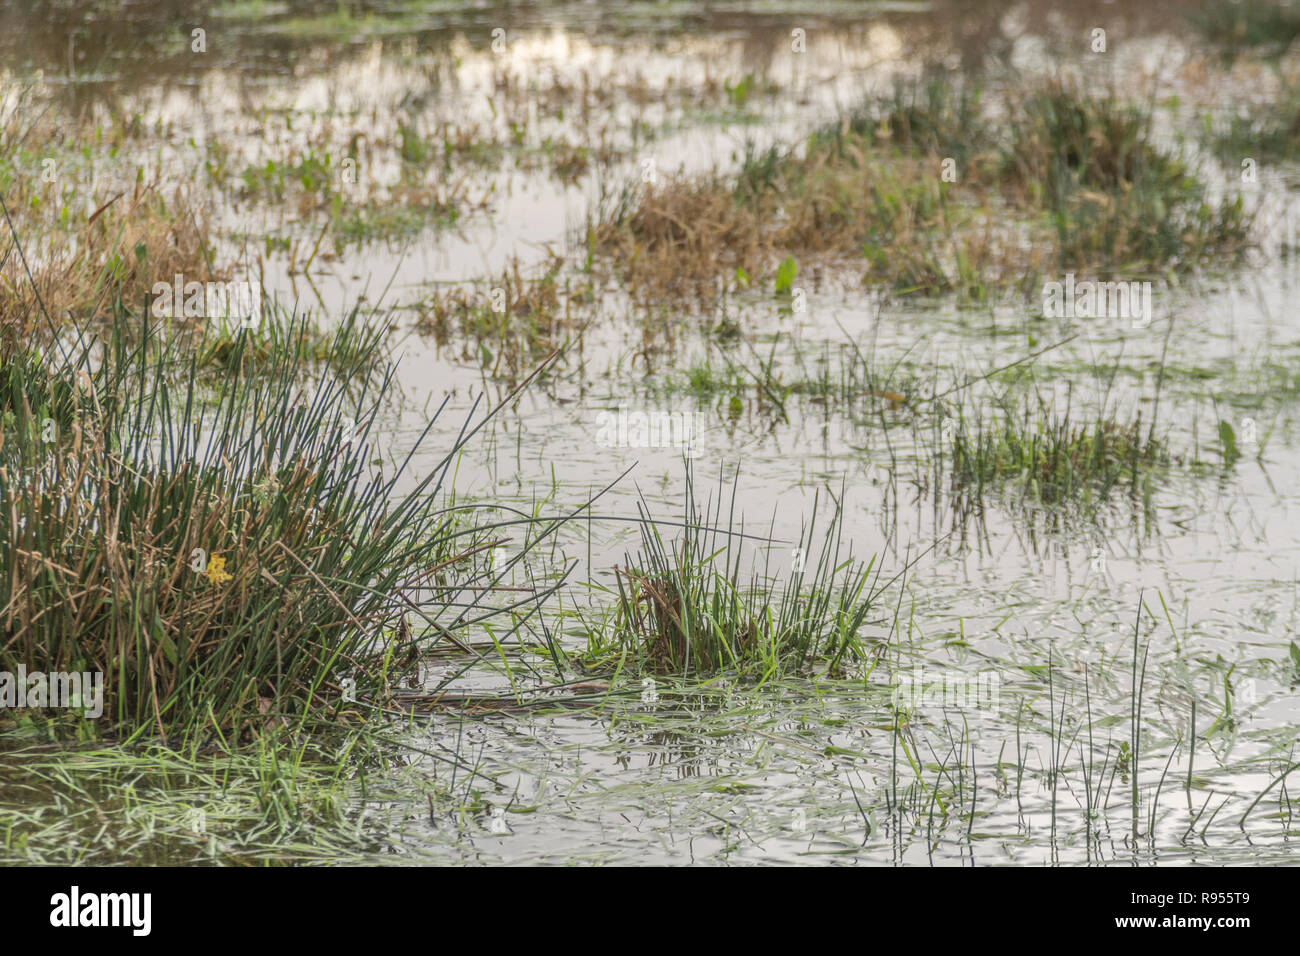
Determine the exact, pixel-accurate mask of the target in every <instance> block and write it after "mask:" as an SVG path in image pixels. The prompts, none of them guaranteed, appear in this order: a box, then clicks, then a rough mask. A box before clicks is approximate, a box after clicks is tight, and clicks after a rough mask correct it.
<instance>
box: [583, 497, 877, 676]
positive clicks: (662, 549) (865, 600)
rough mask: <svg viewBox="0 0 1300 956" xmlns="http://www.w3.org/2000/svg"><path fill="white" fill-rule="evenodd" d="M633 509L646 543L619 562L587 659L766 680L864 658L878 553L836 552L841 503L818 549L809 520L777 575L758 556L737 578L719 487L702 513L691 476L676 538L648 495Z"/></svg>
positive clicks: (835, 668) (599, 665)
mask: <svg viewBox="0 0 1300 956" xmlns="http://www.w3.org/2000/svg"><path fill="white" fill-rule="evenodd" d="M733 496H734V492H733ZM814 507H815V506H814ZM639 510H640V513H641V553H640V555H639V556H638V558H637V559H636V561H634V562H633V561H629V562H628V564H627V566H626V567H623V568H616V574H617V580H618V597H617V604H616V606H615V610H614V615H613V620H612V621H610V622H608V623H607V624H604V625H601V626H598V627H595V628H592V629H590V630H589V647H588V652H587V656H586V663H587V664H588V666H589V667H592V668H596V669H611V668H614V667H619V668H621V667H623V666H624V665H626V664H629V663H630V665H631V666H632V667H633V668H634V669H635V670H637V671H640V672H649V673H660V674H683V675H685V674H695V675H709V674H716V673H718V672H720V671H738V672H741V673H746V674H750V675H755V676H759V677H762V678H764V679H766V678H770V677H772V676H775V675H778V674H786V673H803V672H807V671H809V670H810V669H811V668H812V667H813V666H814V665H816V666H820V667H823V668H825V669H826V670H827V671H828V672H829V673H831V674H832V675H836V676H838V675H840V674H842V673H843V670H844V667H845V665H846V664H847V663H849V662H851V661H861V660H864V659H865V658H866V657H867V655H868V649H867V639H866V637H865V635H864V634H863V631H864V629H865V628H866V627H867V626H868V625H872V624H879V621H875V620H870V619H869V618H870V616H871V614H872V612H873V611H875V610H876V609H877V606H878V604H879V598H880V593H881V590H882V587H881V585H880V583H879V571H878V570H876V571H875V572H874V574H873V568H874V567H875V561H874V559H873V560H872V561H870V562H868V563H867V564H866V565H865V566H864V565H863V564H861V563H859V562H857V561H855V560H854V559H853V558H852V555H851V554H845V553H844V552H843V550H842V544H843V542H842V523H841V515H840V512H839V510H838V509H837V510H836V512H835V516H834V518H833V519H832V521H831V524H830V527H829V528H828V529H827V532H826V534H825V535H824V539H823V546H822V549H821V554H820V557H818V558H817V559H816V560H815V561H814V560H813V559H812V557H811V554H810V553H811V551H812V545H813V541H814V537H815V532H816V524H815V521H814V522H813V523H810V524H809V525H808V527H807V528H806V529H805V531H804V533H803V534H802V535H801V537H800V540H799V542H798V545H797V547H796V548H794V549H792V550H791V551H789V552H788V554H789V556H790V562H789V565H788V568H787V569H786V570H785V571H784V572H783V573H782V574H781V578H782V579H783V580H778V579H777V578H776V577H773V576H770V575H768V574H767V571H769V570H770V567H765V569H764V574H763V576H762V579H761V580H760V581H759V582H758V583H755V584H752V585H746V584H744V583H742V580H741V559H742V551H743V550H744V548H743V544H744V542H745V540H746V539H745V535H744V533H743V529H742V530H741V531H739V532H738V531H736V530H734V527H733V526H732V525H730V524H729V525H728V526H727V528H726V529H725V530H723V529H722V527H721V526H720V525H719V523H718V521H719V519H720V518H721V499H720V498H719V501H718V505H717V507H716V508H715V509H714V510H713V511H712V512H710V511H709V509H708V506H706V508H705V511H704V513H701V512H700V511H699V510H698V509H697V507H696V501H695V496H694V488H693V484H692V482H691V481H690V479H689V476H688V487H687V498H686V511H685V516H684V520H683V522H682V523H681V525H680V526H679V527H680V529H681V530H680V535H679V537H678V538H677V539H676V540H675V541H673V542H671V543H670V542H665V540H664V538H663V537H662V535H661V534H660V530H659V526H658V524H657V523H656V522H655V521H654V520H653V519H652V518H651V517H650V516H649V513H648V511H647V509H646V508H645V506H644V503H643V504H642V505H641V506H640V507H639ZM770 558H771V552H770V551H769V553H768V559H767V560H769V561H770ZM805 562H806V564H805Z"/></svg>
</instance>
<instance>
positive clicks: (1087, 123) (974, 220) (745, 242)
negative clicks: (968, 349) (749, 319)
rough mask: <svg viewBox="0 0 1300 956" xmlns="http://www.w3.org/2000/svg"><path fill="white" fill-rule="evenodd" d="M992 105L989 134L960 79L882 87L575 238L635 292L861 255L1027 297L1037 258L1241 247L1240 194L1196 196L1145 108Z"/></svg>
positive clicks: (1214, 254)
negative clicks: (837, 114)
mask: <svg viewBox="0 0 1300 956" xmlns="http://www.w3.org/2000/svg"><path fill="white" fill-rule="evenodd" d="M1004 106H1005V108H1006V109H1007V112H1008V113H1009V114H1010V116H1011V120H1010V124H1009V125H1010V131H1009V133H1008V134H1006V135H1004V136H1001V137H998V136H995V135H994V134H993V132H992V131H991V126H990V124H988V123H987V122H985V121H984V119H983V117H982V113H981V107H980V96H979V92H978V91H977V90H975V89H972V88H968V87H966V86H958V85H956V84H954V83H952V82H950V81H948V80H945V79H943V78H941V77H940V78H935V77H930V78H927V79H925V80H923V81H921V82H920V83H917V84H913V85H910V86H909V85H905V86H899V87H898V88H896V90H895V91H894V93H893V95H892V97H886V98H883V99H879V100H872V101H869V102H868V103H867V104H865V105H863V106H862V107H860V108H859V109H857V110H855V111H854V112H852V113H850V114H848V115H846V116H845V117H844V118H843V119H842V120H841V121H839V122H838V123H834V124H831V125H830V126H828V127H826V128H824V129H822V130H820V131H818V132H817V133H815V134H814V135H812V136H811V137H810V138H809V139H808V140H807V141H806V142H805V143H804V144H801V145H800V146H799V147H798V148H784V147H781V146H772V147H769V148H768V149H766V150H754V149H750V150H749V151H747V153H746V155H745V157H744V160H743V162H742V164H741V166H740V169H739V171H738V172H737V174H736V175H735V176H734V177H725V176H722V175H720V174H718V173H716V172H715V173H712V174H708V175H704V176H700V177H693V178H677V179H673V180H670V181H668V182H665V183H661V184H657V185H656V184H648V185H645V186H641V185H639V184H638V185H637V186H634V187H628V188H625V189H624V191H623V192H622V193H621V194H620V195H619V196H618V198H617V200H615V201H613V202H606V203H602V204H601V209H600V210H599V212H598V215H597V218H596V221H595V222H594V223H593V224H592V225H591V226H590V227H589V229H588V242H589V244H590V246H591V248H592V250H593V252H594V253H597V254H601V255H603V256H604V257H606V258H607V259H608V260H609V261H611V262H613V263H614V264H615V266H616V267H617V268H618V269H619V271H620V272H621V273H622V276H623V278H624V280H625V281H626V282H627V283H628V285H629V286H630V287H631V288H632V290H633V292H634V293H638V294H641V295H643V296H645V297H647V298H687V297H691V296H695V297H704V296H711V295H716V294H717V292H718V291H719V289H725V288H726V287H727V286H728V283H729V282H730V281H731V277H733V276H734V277H736V281H735V284H736V286H737V287H738V288H745V287H746V286H748V285H751V284H753V283H752V282H751V278H750V277H759V276H767V275H769V274H776V273H778V272H779V269H780V266H779V264H780V263H783V262H786V261H788V260H790V259H791V258H793V259H795V260H797V261H798V263H799V265H800V266H801V267H803V266H804V265H805V264H807V265H814V264H817V263H818V262H819V261H825V262H827V263H828V264H831V265H833V266H842V265H844V264H845V263H847V262H852V261H854V260H856V261H858V262H861V261H862V260H863V259H865V260H866V264H867V271H866V273H865V276H864V280H865V282H866V284H868V285H871V286H874V287H879V288H886V289H890V290H892V291H894V292H895V293H899V294H907V293H926V294H938V293H953V294H956V295H958V296H959V298H961V299H962V300H964V301H967V302H983V301H985V300H986V299H988V298H989V297H990V296H991V295H992V294H993V293H994V292H995V291H997V290H1014V289H1019V290H1020V291H1021V292H1022V293H1025V294H1037V293H1038V292H1039V291H1040V290H1041V282H1042V277H1043V275H1044V274H1045V273H1046V272H1047V271H1048V267H1049V266H1051V267H1052V268H1051V271H1055V270H1056V268H1064V269H1070V270H1076V271H1086V272H1093V273H1098V274H1104V273H1111V272H1115V271H1118V270H1123V271H1128V272H1134V273H1141V274H1151V273H1157V272H1161V271H1165V270H1169V269H1173V270H1188V269H1191V268H1194V267H1196V266H1198V265H1201V264H1204V263H1206V262H1209V261H1219V260H1220V259H1221V258H1222V257H1223V256H1224V255H1225V254H1234V253H1237V252H1240V251H1242V250H1243V249H1244V248H1245V247H1246V245H1247V244H1248V234H1249V228H1250V220H1249V217H1248V216H1247V215H1246V213H1245V212H1244V209H1243V204H1242V201H1241V199H1240V197H1238V198H1235V199H1231V200H1223V201H1214V200H1212V199H1211V198H1210V196H1209V195H1208V193H1207V190H1206V188H1205V187H1204V185H1203V184H1202V183H1201V182H1199V181H1198V180H1197V179H1196V177H1195V176H1193V175H1192V173H1191V172H1190V171H1189V170H1188V168H1187V167H1186V165H1185V164H1184V163H1183V161H1182V160H1181V159H1179V158H1177V157H1175V156H1172V155H1169V154H1167V153H1165V152H1164V151H1162V150H1161V149H1159V148H1158V147H1157V146H1156V145H1155V138H1154V135H1153V132H1152V122H1151V116H1150V114H1149V113H1147V112H1144V111H1143V110H1141V109H1138V108H1136V107H1131V106H1128V105H1125V104H1123V103H1121V102H1120V101H1118V100H1117V99H1115V98H1113V97H1106V98H1098V97H1093V96H1091V95H1089V94H1086V93H1084V92H1082V91H1080V90H1078V89H1076V88H1074V87H1072V86H1068V85H1065V84H1060V83H1049V84H1044V85H1041V86H1039V87H1037V88H1035V89H1033V90H1031V91H1029V92H1027V93H1024V94H1012V95H1009V96H1008V97H1007V98H1006V101H1005V103H1004ZM1052 260H1055V263H1053V261H1052Z"/></svg>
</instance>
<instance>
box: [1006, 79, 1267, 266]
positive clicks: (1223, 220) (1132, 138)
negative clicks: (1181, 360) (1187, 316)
mask: <svg viewBox="0 0 1300 956" xmlns="http://www.w3.org/2000/svg"><path fill="white" fill-rule="evenodd" d="M1012 116H1013V120H1012V125H1011V141H1010V144H1009V148H1008V150H1007V152H1006V153H1005V157H1004V162H1003V170H1002V171H1003V178H1004V182H1006V183H1008V184H1009V185H1010V186H1011V187H1012V188H1013V189H1015V190H1017V191H1018V192H1019V193H1021V194H1022V195H1023V196H1024V197H1025V198H1026V199H1027V200H1028V202H1029V204H1030V205H1031V206H1033V207H1036V208H1040V209H1042V210H1044V211H1045V212H1046V213H1047V215H1048V217H1049V220H1050V222H1051V225H1052V229H1053V231H1054V232H1055V238H1056V246H1057V255H1058V259H1059V261H1060V264H1061V266H1062V267H1063V268H1069V269H1089V270H1095V271H1098V272H1112V271H1114V270H1117V269H1124V270H1129V271H1141V272H1143V273H1148V272H1152V271H1156V270H1158V269H1161V268H1163V267H1165V266H1167V265H1168V266H1173V267H1175V268H1179V267H1182V268H1186V267H1190V266H1192V265H1196V264H1199V263H1202V262H1204V261H1206V260H1208V259H1211V258H1213V257H1217V256H1220V255H1222V254H1224V253H1228V252H1234V251H1240V250H1241V249H1243V248H1244V247H1245V245H1246V242H1247V234H1248V231H1249V225H1250V223H1249V219H1248V217H1247V215H1246V213H1245V211H1244V208H1243V205H1242V200H1241V198H1240V197H1237V198H1235V199H1232V200H1225V201H1222V202H1219V203H1214V202H1212V201H1211V200H1210V199H1209V198H1208V196H1207V194H1206V190H1205V187H1204V186H1203V184H1201V183H1200V181H1198V180H1197V179H1196V177H1195V176H1193V175H1192V174H1191V173H1190V171H1189V170H1188V169H1187V167H1186V165H1185V164H1184V163H1183V162H1182V161H1181V160H1180V159H1178V158H1176V157H1174V156H1170V155H1168V154H1166V153H1164V152H1162V151H1161V150H1160V149H1158V148H1157V147H1156V146H1155V145H1154V143H1153V134H1152V123H1151V116H1150V114H1149V113H1147V112H1144V111H1143V110H1141V109H1139V108H1138V107H1134V106H1129V105H1126V104H1123V103H1120V102H1119V101H1117V100H1115V99H1114V98H1109V97H1105V98H1098V97H1093V96H1090V95H1088V94H1085V93H1082V92H1081V91H1079V90H1076V89H1073V88H1070V87H1068V86H1064V85H1059V84H1053V85H1051V86H1049V87H1047V88H1046V89H1042V90H1037V91H1034V92H1032V93H1030V94H1029V95H1027V96H1025V97H1023V98H1021V99H1019V100H1018V101H1017V102H1016V103H1015V107H1014V109H1013V110H1012Z"/></svg>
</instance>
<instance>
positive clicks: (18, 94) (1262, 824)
mask: <svg viewBox="0 0 1300 956" xmlns="http://www.w3.org/2000/svg"><path fill="white" fill-rule="evenodd" d="M1117 6H1119V5H1112V4H1108V3H1083V4H1068V5H1067V4H1061V5H1056V4H1049V3H1037V2H1031V3H1010V2H1000V0H987V2H982V3H977V4H967V3H951V4H950V3H947V2H942V0H936V2H934V3H925V4H874V3H867V2H862V3H848V2H845V3H833V4H824V3H819V4H801V3H793V4H782V5H780V6H779V8H778V7H775V6H773V5H771V4H763V3H755V4H745V3H741V4H734V5H730V6H727V7H725V8H723V9H719V8H717V7H716V6H715V5H710V4H694V3H678V4H670V5H665V4H651V3H638V2H624V3H615V4H588V3H546V4H528V3H525V4H510V5H497V4H491V3H489V4H485V5H480V6H477V7H475V8H473V9H472V10H469V9H465V8H464V7H463V5H461V4H441V3H406V2H397V0H393V2H375V3H368V2H349V3H344V4H337V3H321V4H313V3H302V4H298V3H294V4H275V3H261V2H255V3H248V2H238V3H235V2H231V3H211V4H207V5H200V8H199V9H198V10H197V11H196V10H192V9H190V8H189V7H190V5H183V4H171V3H166V2H154V3H140V4H132V5H129V6H127V7H123V8H120V9H119V7H118V5H117V4H111V3H103V4H96V3H83V4H67V3H59V2H50V3H40V4H36V5H35V6H34V7H29V5H26V4H21V5H20V4H3V5H0V16H2V17H3V18H4V21H5V26H6V29H5V30H3V31H0V67H2V68H3V69H2V72H0V144H2V146H0V196H2V198H3V200H4V217H5V222H4V223H3V232H2V233H0V234H2V235H3V237H4V243H3V244H4V249H5V252H3V253H0V256H3V259H2V260H0V322H2V323H3V329H4V332H3V336H2V337H0V357H2V358H3V360H4V363H5V365H4V369H5V371H4V373H3V375H0V410H2V411H3V415H4V418H3V428H4V430H3V436H2V437H3V442H2V443H0V512H3V513H4V514H5V516H6V517H5V518H4V519H3V540H0V582H3V583H0V638H2V640H0V670H2V671H3V672H4V674H5V675H8V676H9V678H10V679H9V680H8V681H6V680H5V677H4V676H0V691H3V693H0V705H3V707H2V709H0V728H2V729H3V733H4V737H3V740H4V743H3V749H0V761H3V762H4V764H5V771H4V773H3V774H2V775H0V859H3V860H4V861H5V862H6V863H23V862H28V863H60V862H62V863H177V862H193V863H215V864H233V865H247V864H260V863H281V864H293V863H325V864H329V863H359V862H368V863H386V862H393V863H414V862H464V863H495V862H512V863H565V862H623V863H651V862H653V863H661V862H662V863H668V862H672V863H707V864H724V863H764V862H768V863H770V862H784V863H791V862H801V863H823V862H824V863H866V864H920V865H931V864H945V865H972V864H978V865H991V864H1046V863H1059V864H1109V863H1119V864H1132V863H1134V862H1140V863H1153V862H1161V863H1164V862H1178V863H1191V862H1195V863H1217V864H1232V863H1247V862H1253V863H1257V862H1262V863H1286V862H1290V861H1291V860H1292V858H1293V856H1294V854H1293V851H1292V844H1291V840H1292V839H1293V816H1292V786H1293V784H1294V783H1295V781H1297V780H1300V777H1297V776H1295V774H1294V772H1295V771H1296V770H1297V769H1300V757H1297V754H1296V749H1297V739H1296V731H1295V726H1296V723H1297V719H1298V718H1300V696H1298V695H1300V690H1298V688H1297V684H1298V683H1300V644H1298V643H1297V638H1296V633H1295V632H1296V624H1297V619H1298V615H1300V606H1298V603H1297V602H1298V600H1300V591H1298V589H1297V558H1298V557H1300V544H1298V543H1297V540H1296V536H1295V534H1294V533H1293V528H1294V522H1295V520H1296V517H1297V514H1296V513H1297V509H1298V508H1300V497H1298V496H1297V491H1296V489H1297V488H1300V427H1298V426H1300V420H1298V419H1297V411H1298V410H1300V325H1297V324H1296V321H1295V320H1294V318H1293V313H1294V310H1293V309H1292V308H1291V305H1292V303H1293V301H1294V299H1295V296H1296V294H1297V287H1298V286H1300V260H1297V258H1296V255H1297V253H1298V252H1300V241H1298V240H1297V223H1300V215H1298V214H1300V210H1297V209H1296V201H1295V200H1296V195H1297V194H1296V188H1297V186H1298V185H1300V167H1298V166H1296V165H1295V164H1294V163H1293V162H1291V161H1290V159H1289V157H1290V156H1291V155H1292V153H1293V151H1292V150H1291V149H1290V147H1291V146H1293V145H1294V137H1295V129H1296V128H1297V124H1296V118H1297V116H1300V95H1297V90H1300V85H1298V84H1300V53H1298V52H1297V51H1300V46H1294V45H1293V44H1292V43H1291V41H1292V40H1293V39H1294V38H1295V37H1296V36H1300V14H1297V13H1295V11H1293V10H1292V8H1291V7H1289V6H1284V5H1272V4H1266V3H1241V4H1233V3H1222V4H1219V3H1186V4H1178V3H1173V4H1165V5H1162V9H1160V10H1159V11H1157V10H1154V9H1152V10H1147V9H1142V10H1131V9H1125V10H1119V9H1116V7H1117ZM250 290H256V292H255V294H254V293H252V292H250ZM20 668H21V674H22V675H23V679H22V680H19V679H18V675H19V674H20ZM33 672H40V673H41V674H43V675H45V674H48V675H49V680H48V682H47V683H44V684H42V683H41V682H40V681H38V682H37V683H38V684H39V685H40V686H41V687H42V688H44V689H45V690H46V691H47V692H45V693H43V694H42V695H41V696H37V697H35V698H33V697H32V696H31V693H30V691H31V689H32V687H33V686H34V685H32V684H31V681H30V675H31V674H32V673H33ZM70 675H71V676H77V677H78V682H77V684H76V687H77V689H76V690H75V692H71V691H69V690H68V688H69V687H70V686H71V685H70V683H69V681H70ZM83 676H84V677H85V680H84V681H83V680H81V679H80V678H81V677H83ZM42 680H45V678H42ZM97 680H98V683H96V681H97ZM51 687H54V688H57V689H59V693H58V694H56V695H51V694H50V693H48V689H49V688H51ZM96 688H97V689H96ZM10 691H12V693H10ZM24 693H26V696H22V695H23V694H24ZM91 698H93V699H91ZM92 712H97V713H95V715H94V716H90V714H91V713H92Z"/></svg>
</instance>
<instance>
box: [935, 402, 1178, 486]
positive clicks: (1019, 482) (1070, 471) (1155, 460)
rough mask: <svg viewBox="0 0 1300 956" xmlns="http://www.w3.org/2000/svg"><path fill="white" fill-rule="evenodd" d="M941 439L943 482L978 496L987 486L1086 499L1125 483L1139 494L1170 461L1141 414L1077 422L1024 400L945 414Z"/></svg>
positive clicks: (1066, 413) (1068, 413) (1063, 413)
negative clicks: (1013, 408)
mask: <svg viewBox="0 0 1300 956" xmlns="http://www.w3.org/2000/svg"><path fill="white" fill-rule="evenodd" d="M947 422H949V423H950V424H947V425H945V427H943V429H942V432H941V436H942V437H943V439H944V442H943V444H944V445H945V446H946V447H947V450H948V452H949V454H950V463H949V468H950V472H949V479H948V480H949V486H950V487H951V488H952V489H953V491H954V492H956V493H958V494H960V495H962V496H964V497H966V498H970V499H973V500H977V501H978V500H981V499H982V498H983V496H984V494H985V493H986V492H989V491H996V492H997V493H999V494H1002V495H1004V496H1010V497H1012V498H1019V499H1021V500H1027V501H1030V502H1033V503H1041V504H1044V505H1076V504H1077V505H1084V506H1086V505H1088V504H1090V503H1096V502H1099V501H1102V500H1105V499H1106V498H1107V497H1109V495H1110V494H1111V492H1112V491H1113V490H1114V489H1116V488H1118V487H1122V486H1124V485H1127V486H1128V488H1129V490H1130V491H1131V492H1132V493H1133V494H1134V495H1137V496H1139V497H1145V496H1146V494H1147V493H1149V491H1150V478H1151V476H1152V474H1153V473H1154V472H1155V471H1156V470H1157V469H1159V468H1160V467H1162V466H1167V465H1169V464H1170V463H1171V457H1170V455H1169V453H1168V451H1167V449H1166V448H1165V447H1164V445H1163V444H1162V443H1161V442H1159V441H1158V440H1156V439H1155V438H1154V437H1153V435H1152V431H1153V429H1151V428H1150V427H1149V426H1148V427H1144V426H1143V423H1142V419H1141V415H1138V416H1137V417H1135V418H1134V419H1133V420H1132V421H1129V422H1123V423H1121V422H1116V421H1107V420H1098V421H1094V422H1088V423H1081V422H1079V421H1078V420H1077V418H1076V417H1075V416H1073V415H1072V413H1071V409H1070V408H1069V407H1068V406H1067V407H1066V408H1065V409H1064V410H1063V411H1060V412H1057V411H1054V410H1053V409H1051V408H1050V407H1048V406H1047V405H1046V404H1044V403H1043V402H1042V401H1041V400H1033V399H1029V400H1026V401H1025V402H1024V404H1023V406H1022V407H1021V408H1020V409H1019V410H1018V413H1010V414H1006V415H1005V416H1003V417H1002V418H1001V419H1000V420H993V421H985V420H984V419H982V418H976V419H975V420H973V421H967V420H966V418H965V417H964V416H960V415H959V416H957V417H956V418H950V419H947Z"/></svg>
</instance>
